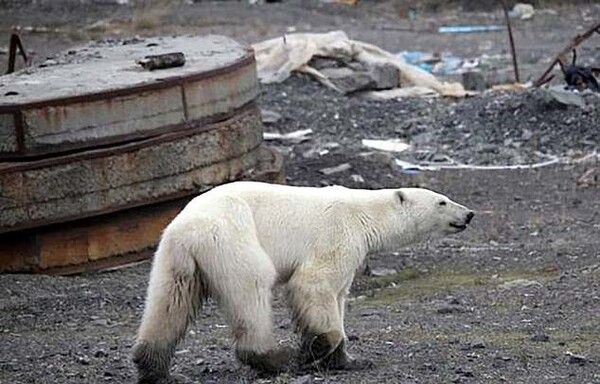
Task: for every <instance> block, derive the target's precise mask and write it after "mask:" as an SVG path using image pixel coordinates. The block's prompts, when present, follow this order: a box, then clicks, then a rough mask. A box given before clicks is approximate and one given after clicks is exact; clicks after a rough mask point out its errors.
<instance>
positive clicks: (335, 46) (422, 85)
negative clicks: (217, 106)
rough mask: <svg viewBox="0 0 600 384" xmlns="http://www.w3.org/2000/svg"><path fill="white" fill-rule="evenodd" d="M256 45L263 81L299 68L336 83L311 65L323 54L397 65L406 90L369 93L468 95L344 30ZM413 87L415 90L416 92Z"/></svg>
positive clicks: (278, 79) (279, 78) (386, 95)
mask: <svg viewBox="0 0 600 384" xmlns="http://www.w3.org/2000/svg"><path fill="white" fill-rule="evenodd" d="M253 48H254V51H255V55H256V64H257V70H258V78H259V79H260V81H261V82H263V83H274V82H282V81H284V80H285V79H287V78H288V77H289V76H290V74H291V73H292V72H293V71H298V72H306V73H309V74H311V75H312V76H315V77H316V78H317V79H318V80H320V81H321V82H322V83H323V84H325V85H327V86H330V87H333V86H332V84H331V82H330V81H329V80H328V79H327V77H326V76H324V75H323V74H322V73H321V72H319V71H318V70H317V69H315V68H312V67H310V66H309V65H308V63H309V61H310V60H311V59H312V58H313V57H314V56H321V57H328V58H336V59H345V60H355V61H359V62H362V63H365V64H378V63H386V64H392V65H395V66H396V67H397V68H398V69H399V70H400V84H401V85H402V87H403V89H406V91H404V92H398V93H397V94H394V93H393V92H390V91H372V92H369V95H370V97H374V98H377V97H378V93H380V92H381V93H382V96H381V98H393V97H404V96H423V95H431V94H438V95H442V96H452V97H463V96H465V95H467V92H466V91H465V89H464V88H463V86H462V84H460V83H448V82H443V81H440V80H438V79H437V78H436V77H435V76H434V75H432V74H431V73H428V72H426V71H424V70H422V69H421V68H418V67H416V66H414V65H410V64H407V63H406V62H405V61H404V60H402V59H401V58H399V57H397V56H396V55H394V54H392V53H390V52H387V51H384V50H383V49H381V48H379V47H377V46H375V45H372V44H368V43H364V42H360V41H356V40H351V39H349V38H348V36H347V35H346V33H344V32H343V31H333V32H328V33H294V34H289V35H285V36H282V37H277V38H274V39H271V40H266V41H263V42H260V43H258V44H254V46H253ZM404 87H406V88H404ZM411 90H414V91H415V92H414V94H413V92H411ZM426 90H429V91H430V92H427V91H426ZM392 91H393V90H392Z"/></svg>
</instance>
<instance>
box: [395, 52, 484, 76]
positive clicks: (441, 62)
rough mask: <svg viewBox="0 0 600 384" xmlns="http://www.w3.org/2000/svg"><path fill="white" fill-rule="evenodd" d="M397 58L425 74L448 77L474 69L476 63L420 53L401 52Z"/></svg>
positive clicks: (447, 56)
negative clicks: (467, 69) (423, 71)
mask: <svg viewBox="0 0 600 384" xmlns="http://www.w3.org/2000/svg"><path fill="white" fill-rule="evenodd" d="M398 56H399V57H400V58H402V59H403V60H404V61H405V62H407V63H408V64H411V65H415V66H417V67H419V68H421V69H423V70H425V71H427V72H430V73H434V74H442V75H448V74H451V73H459V72H461V70H463V69H465V68H466V67H469V68H471V67H476V66H477V65H478V62H477V61H476V60H475V61H474V60H465V59H463V58H461V57H458V56H453V55H441V56H440V55H434V54H431V53H424V52H420V51H403V52H400V53H398Z"/></svg>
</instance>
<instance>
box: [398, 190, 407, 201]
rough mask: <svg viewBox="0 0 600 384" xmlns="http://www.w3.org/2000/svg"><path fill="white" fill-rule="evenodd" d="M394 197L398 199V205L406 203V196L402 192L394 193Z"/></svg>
mask: <svg viewBox="0 0 600 384" xmlns="http://www.w3.org/2000/svg"><path fill="white" fill-rule="evenodd" d="M396 197H397V198H398V201H399V202H400V204H404V203H406V196H405V195H404V193H403V192H402V191H396Z"/></svg>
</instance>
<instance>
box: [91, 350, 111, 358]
mask: <svg viewBox="0 0 600 384" xmlns="http://www.w3.org/2000/svg"><path fill="white" fill-rule="evenodd" d="M106 356H108V353H106V351H104V350H102V349H99V350H97V351H96V352H94V357H106Z"/></svg>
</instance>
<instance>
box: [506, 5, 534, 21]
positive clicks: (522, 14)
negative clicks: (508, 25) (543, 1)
mask: <svg viewBox="0 0 600 384" xmlns="http://www.w3.org/2000/svg"><path fill="white" fill-rule="evenodd" d="M508 15H509V16H510V18H512V19H519V20H529V19H531V18H533V16H534V15H535V8H534V7H533V5H531V4H526V3H517V4H515V5H514V7H513V8H512V9H511V11H510V12H509V13H508Z"/></svg>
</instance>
